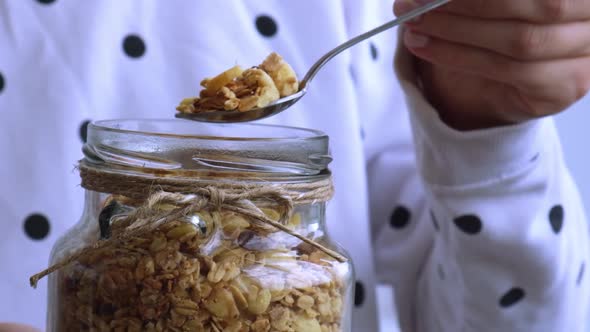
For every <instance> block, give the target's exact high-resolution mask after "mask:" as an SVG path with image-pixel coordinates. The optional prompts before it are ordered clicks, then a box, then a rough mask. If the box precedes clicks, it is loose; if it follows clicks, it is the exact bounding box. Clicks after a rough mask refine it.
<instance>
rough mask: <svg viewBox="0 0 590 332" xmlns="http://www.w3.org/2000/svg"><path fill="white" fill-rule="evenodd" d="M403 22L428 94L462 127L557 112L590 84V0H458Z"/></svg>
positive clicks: (399, 7)
mask: <svg viewBox="0 0 590 332" xmlns="http://www.w3.org/2000/svg"><path fill="white" fill-rule="evenodd" d="M411 1H412V0H396V2H395V4H394V12H395V13H396V14H397V15H399V14H402V13H404V12H408V11H409V10H411V9H413V8H415V6H417V4H415V3H413V2H411ZM416 1H424V0H416ZM404 30H405V31H404V37H403V38H404V44H405V45H406V47H407V48H408V49H409V51H410V52H411V53H412V54H414V55H415V56H416V57H417V58H418V59H419V60H418V61H417V71H418V73H419V75H420V76H421V79H422V81H423V86H424V91H425V94H426V96H427V98H428V99H429V100H430V102H431V103H432V104H433V105H434V107H435V108H436V109H437V110H438V111H439V112H440V115H441V118H442V119H443V120H444V121H445V122H446V123H447V124H449V125H450V126H452V127H454V128H456V129H460V130H470V129H480V128H487V127H493V126H498V125H505V124H511V123H517V122H522V121H525V120H528V119H531V118H536V117H541V116H545V115H551V114H555V113H558V112H561V111H563V110H565V109H566V108H567V107H569V106H570V105H571V104H573V103H574V102H575V101H577V100H578V99H580V98H582V97H583V96H584V95H585V94H586V93H587V92H588V89H589V88H590V0H453V1H452V2H451V3H449V4H447V5H445V6H443V7H441V8H439V9H436V10H434V11H432V12H430V13H428V14H426V15H424V16H423V17H421V18H420V19H419V20H418V21H417V22H412V23H409V24H407V25H406V26H405V27H404Z"/></svg>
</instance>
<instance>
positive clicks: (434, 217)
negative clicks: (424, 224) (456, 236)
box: [430, 210, 440, 232]
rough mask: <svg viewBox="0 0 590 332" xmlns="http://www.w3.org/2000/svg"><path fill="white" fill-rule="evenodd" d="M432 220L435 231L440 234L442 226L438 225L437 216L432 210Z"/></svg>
mask: <svg viewBox="0 0 590 332" xmlns="http://www.w3.org/2000/svg"><path fill="white" fill-rule="evenodd" d="M430 219H432V225H433V226H434V229H435V230H436V231H437V232H438V231H439V230H440V226H439V225H438V220H436V215H435V214H434V211H432V210H430Z"/></svg>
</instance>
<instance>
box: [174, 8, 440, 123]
mask: <svg viewBox="0 0 590 332" xmlns="http://www.w3.org/2000/svg"><path fill="white" fill-rule="evenodd" d="M449 1H450V0H434V1H432V2H430V3H428V4H426V5H424V6H422V7H419V8H416V9H414V10H412V11H410V12H408V13H406V14H404V15H402V16H399V17H398V18H396V19H394V20H392V21H390V22H387V23H385V24H383V25H381V26H379V27H377V28H375V29H373V30H371V31H368V32H365V33H363V34H361V35H359V36H357V37H355V38H353V39H350V40H349V41H347V42H345V43H343V44H341V45H339V46H338V47H336V48H334V49H333V50H331V51H330V52H328V53H326V54H325V55H324V56H322V57H321V58H320V59H319V60H318V61H317V62H316V63H314V64H313V66H311V68H310V69H309V71H308V72H307V74H305V77H304V78H303V80H302V81H301V82H300V83H299V91H298V92H297V93H295V94H292V95H290V96H287V97H284V98H281V99H278V100H276V101H274V102H273V103H271V104H269V105H268V106H265V107H261V108H255V109H252V110H249V111H246V112H239V111H210V112H200V113H177V114H176V117H177V118H183V119H189V120H194V121H200V122H220V123H231V122H247V121H254V120H261V119H264V118H266V117H269V116H273V115H276V114H279V113H281V112H282V111H284V110H286V109H287V108H289V107H291V106H292V105H293V104H295V103H296V102H297V101H299V99H301V97H303V96H304V95H305V93H306V92H307V87H308V85H309V83H310V82H311V80H312V79H313V78H314V77H315V75H316V74H317V73H318V71H319V70H320V69H321V68H322V67H323V66H324V65H325V64H326V63H328V61H330V60H331V59H332V58H334V57H335V56H336V55H338V54H340V53H341V52H342V51H344V50H346V49H348V48H350V47H352V46H354V45H356V44H358V43H360V42H362V41H364V40H366V39H368V38H370V37H372V36H374V35H376V34H378V33H381V32H383V31H386V30H388V29H391V28H393V27H395V26H397V25H400V24H402V23H405V22H407V21H410V20H411V19H413V18H415V17H417V16H420V15H423V14H425V13H427V12H429V11H431V10H433V9H435V8H437V7H440V6H442V5H444V4H446V3H447V2H449Z"/></svg>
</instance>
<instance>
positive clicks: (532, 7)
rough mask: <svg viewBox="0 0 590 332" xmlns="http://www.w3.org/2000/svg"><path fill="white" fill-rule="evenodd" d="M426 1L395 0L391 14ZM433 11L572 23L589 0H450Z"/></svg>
mask: <svg viewBox="0 0 590 332" xmlns="http://www.w3.org/2000/svg"><path fill="white" fill-rule="evenodd" d="M425 1H426V2H429V1H432V0H396V1H395V3H394V13H395V14H396V15H401V14H403V13H405V12H408V11H409V10H411V9H415V8H416V7H418V6H420V5H421V4H424V2H425ZM404 9H405V10H404ZM434 11H435V12H446V13H450V14H457V15H464V16H469V17H477V18H487V19H512V20H521V21H527V22H534V23H557V22H572V21H583V20H587V19H588V18H590V0H452V1H451V2H449V3H448V4H446V5H444V6H441V7H439V8H438V9H435V10H434Z"/></svg>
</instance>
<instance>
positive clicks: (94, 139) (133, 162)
mask: <svg viewBox="0 0 590 332" xmlns="http://www.w3.org/2000/svg"><path fill="white" fill-rule="evenodd" d="M83 152H84V155H85V157H86V158H85V160H87V161H89V162H91V163H93V164H102V165H103V166H104V167H109V166H112V167H113V168H120V167H123V168H132V169H133V171H139V172H146V171H147V172H150V170H153V171H158V173H160V172H159V171H161V170H165V171H167V172H168V171H169V172H174V174H176V175H179V174H180V173H184V174H187V173H186V172H189V173H188V174H195V176H200V175H203V174H205V173H208V174H211V172H213V173H215V174H220V175H227V176H230V177H232V176H237V175H239V176H244V174H246V175H247V176H252V177H272V178H276V177H285V176H286V177H289V178H290V177H293V176H295V177H301V176H303V177H306V176H315V175H320V174H325V172H326V171H329V170H328V165H329V164H330V162H331V161H332V157H331V156H330V152H329V137H328V135H326V134H325V133H323V132H322V131H319V130H315V129H307V128H300V127H292V126H284V125H274V124H260V123H236V124H212V123H203V122H195V121H190V120H186V119H110V120H98V121H94V122H92V123H90V124H89V126H88V134H87V142H86V144H85V145H84V148H83ZM195 172H196V173H195Z"/></svg>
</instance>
